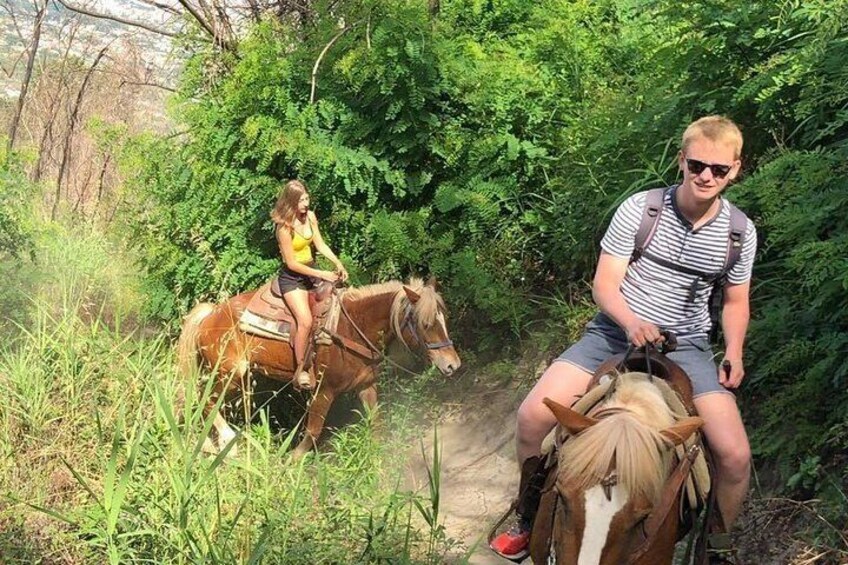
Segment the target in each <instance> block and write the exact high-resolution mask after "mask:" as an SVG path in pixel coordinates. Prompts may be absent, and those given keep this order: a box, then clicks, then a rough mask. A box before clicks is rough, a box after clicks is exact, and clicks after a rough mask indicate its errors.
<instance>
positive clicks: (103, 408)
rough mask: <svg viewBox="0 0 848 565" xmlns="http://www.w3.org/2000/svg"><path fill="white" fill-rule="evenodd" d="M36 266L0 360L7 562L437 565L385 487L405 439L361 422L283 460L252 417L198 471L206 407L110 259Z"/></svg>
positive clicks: (67, 252)
mask: <svg viewBox="0 0 848 565" xmlns="http://www.w3.org/2000/svg"><path fill="white" fill-rule="evenodd" d="M38 259H39V263H38V265H39V268H31V270H30V271H29V273H30V275H29V280H28V285H27V287H26V289H23V288H22V289H21V291H24V290H26V292H22V294H26V295H28V297H29V298H28V299H27V300H28V302H27V303H28V307H27V315H26V316H24V317H22V318H19V320H22V321H21V322H20V324H19V325H18V326H17V328H16V330H15V332H14V337H13V338H12V339H8V340H6V341H4V342H3V343H2V344H0V399H2V401H0V555H2V556H3V559H4V562H13V563H14V562H21V563H30V562H38V561H46V562H58V563H106V562H108V563H175V564H182V563H198V562H204V563H227V564H230V563H259V562H267V563H341V562H345V563H350V562H361V563H375V562H393V563H396V562H400V563H418V562H421V563H435V562H439V561H441V560H442V558H443V556H444V553H445V551H446V550H447V549H448V548H449V544H448V543H447V541H446V539H445V536H444V533H443V530H442V529H440V526H439V525H438V523H436V522H433V523H432V524H431V523H430V522H432V516H428V518H429V519H428V520H427V526H428V527H429V528H430V531H429V532H428V531H419V529H418V527H419V526H420V525H421V519H420V516H418V512H419V511H420V509H427V508H431V507H432V505H431V503H430V502H427V501H426V500H425V499H421V498H420V497H419V495H417V494H415V493H409V492H404V491H403V490H402V489H401V488H400V487H399V486H398V485H400V484H402V479H401V476H402V473H403V472H404V469H403V466H402V463H403V459H404V457H403V454H405V453H408V452H409V449H408V448H407V447H406V446H405V445H404V444H403V441H402V439H392V438H379V439H378V438H377V437H375V435H374V432H373V427H372V426H371V422H370V417H366V418H364V419H363V420H362V421H360V422H359V423H357V424H354V425H350V426H347V427H345V428H344V429H342V430H341V431H340V432H339V433H337V434H336V435H335V437H334V438H333V439H332V440H331V441H330V442H328V443H329V445H328V449H327V450H325V451H322V452H321V453H318V454H314V455H310V456H308V457H306V458H305V459H303V460H301V461H298V462H292V461H291V460H290V458H289V457H288V455H287V452H288V450H289V447H290V445H291V443H292V442H293V441H294V440H295V437H296V434H297V430H284V431H282V432H280V431H279V430H276V429H274V428H273V427H272V426H271V425H270V424H269V422H268V419H267V417H264V416H263V415H261V414H260V415H259V416H258V417H257V418H254V419H253V421H252V423H248V424H247V425H246V426H245V428H244V429H243V430H242V433H241V434H240V437H239V440H238V441H239V443H240V445H239V452H240V453H239V455H238V457H236V458H231V459H228V458H226V457H225V455H226V454H221V455H220V456H218V457H209V456H206V455H204V454H202V453H201V444H202V440H203V438H204V434H205V431H207V430H208V429H209V427H210V426H211V417H210V418H207V419H204V417H203V415H202V411H201V406H202V405H203V403H204V402H205V400H206V399H207V395H208V394H209V391H208V390H198V388H197V387H196V386H194V385H191V384H188V383H184V382H182V381H181V379H180V378H179V377H178V375H177V373H176V370H175V362H174V355H173V351H172V346H171V342H170V339H169V338H168V337H167V336H165V335H164V334H161V333H159V332H157V331H155V329H153V328H149V327H145V326H144V325H143V321H140V320H138V318H137V314H136V312H137V311H138V306H139V304H140V301H141V296H140V294H139V293H138V290H137V288H138V287H137V285H136V277H135V276H134V275H133V272H132V269H131V268H128V265H129V264H130V263H129V261H128V260H127V259H126V257H125V255H124V252H123V251H121V249H120V247H118V246H112V245H111V244H110V243H109V241H108V239H106V238H104V237H102V236H100V235H99V234H97V233H95V232H86V231H81V232H72V231H64V230H62V229H61V228H59V227H55V228H53V231H52V235H51V237H49V238H47V239H46V240H45V241H43V242H42V243H41V244H40V247H39V254H38ZM177 399H180V401H179V402H178V401H177ZM183 399H184V400H183ZM177 404H180V406H177ZM178 410H179V411H180V412H181V415H182V417H178V416H177V412H178ZM398 454H401V456H400V457H399V456H398ZM428 496H432V495H431V494H430V495H428Z"/></svg>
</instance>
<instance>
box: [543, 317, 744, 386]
mask: <svg viewBox="0 0 848 565" xmlns="http://www.w3.org/2000/svg"><path fill="white" fill-rule="evenodd" d="M627 344H628V342H627V336H626V334H625V333H624V330H622V329H621V328H620V327H619V326H618V325H617V324H616V323H615V322H614V321H613V320H612V318H610V317H609V316H607V315H606V314H603V313H599V314H598V315H597V316H595V317H594V319H592V321H591V322H589V323H588V324H587V325H586V332H585V333H584V334H583V337H582V338H580V340H579V341H578V342H577V343H575V344H574V345H572V346H571V347H569V348H568V349H566V350H565V351H564V352H563V353H562V355H560V356H559V357H557V358H556V359H555V360H554V362H558V361H565V362H567V363H571V364H572V365H575V366H577V367H579V368H581V369H583V370H584V371H586V372H589V373H594V372H595V370H596V369H597V368H598V367H599V366H600V365H601V363H603V362H604V361H606V360H607V359H609V358H610V357H612V356H613V355H618V354H619V353H624V352H625V351H627ZM666 356H667V357H668V358H669V359H671V360H672V361H674V362H675V363H677V364H678V365H680V368H681V369H683V370H684V371H686V374H687V375H689V380H690V381H692V391H693V395H694V396H700V395H702V394H710V393H713V392H725V393H728V394H733V393H732V392H730V391H729V390H727V389H726V388H724V387H723V386H721V384H720V383H719V382H718V367H717V366H716V363H715V360H714V358H713V352H712V350H711V349H710V344H709V341H707V338H706V337H698V336H695V337H683V338H678V339H677V349H676V350H675V351H672V352H671V353H668V354H666Z"/></svg>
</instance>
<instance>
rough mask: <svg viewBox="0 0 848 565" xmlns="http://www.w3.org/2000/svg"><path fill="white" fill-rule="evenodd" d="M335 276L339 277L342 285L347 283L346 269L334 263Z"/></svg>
mask: <svg viewBox="0 0 848 565" xmlns="http://www.w3.org/2000/svg"><path fill="white" fill-rule="evenodd" d="M336 274H337V275H338V276H339V280H340V281H342V282H343V283H345V282H347V279H348V278H349V275H348V274H347V269H345V268H344V265H342V264H341V263H336Z"/></svg>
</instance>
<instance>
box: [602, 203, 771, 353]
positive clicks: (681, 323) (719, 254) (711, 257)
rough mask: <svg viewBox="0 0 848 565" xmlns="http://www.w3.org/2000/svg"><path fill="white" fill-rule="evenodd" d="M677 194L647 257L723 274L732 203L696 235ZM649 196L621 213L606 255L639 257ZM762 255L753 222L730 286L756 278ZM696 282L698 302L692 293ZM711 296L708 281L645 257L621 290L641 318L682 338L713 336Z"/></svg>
mask: <svg viewBox="0 0 848 565" xmlns="http://www.w3.org/2000/svg"><path fill="white" fill-rule="evenodd" d="M675 191H676V188H673V189H671V190H668V191H666V193H665V199H664V206H663V211H662V214H661V215H660V221H659V224H658V225H657V229H656V232H655V233H654V236H653V237H652V238H651V241H650V242H649V243H648V246H647V248H646V251H648V252H649V253H650V254H652V255H655V256H657V257H659V258H662V259H664V260H666V261H670V262H671V263H673V264H675V265H681V266H685V267H688V268H690V269H696V270H698V271H702V272H704V273H717V272H719V271H721V270H722V268H724V261H725V258H726V255H727V240H728V233H729V231H730V205H729V203H728V202H727V201H726V200H725V199H723V198H722V199H721V209H720V210H719V213H718V215H716V216H715V217H714V218H712V219H710V220H708V221H707V223H705V224H704V225H702V226H701V227H699V228H698V229H692V224H691V222H689V220H687V219H686V218H685V217H684V216H683V214H682V213H681V212H680V210H679V209H678V207H677V202H676V200H675V198H674V194H675ZM646 194H647V193H646V192H640V193H637V194H634V195H633V196H631V197H629V198H628V199H627V200H625V201H624V202H623V203H622V204H621V206H619V207H618V210H616V212H615V215H614V216H613V218H612V222H610V225H609V228H607V231H606V234H604V238H603V239H602V240H601V248H602V249H603V250H604V251H606V252H607V253H609V254H611V255H614V256H616V257H622V258H630V256H631V255H632V254H633V248H634V246H635V237H636V231H637V230H638V229H639V223H640V222H641V220H642V212H643V210H644V208H645V199H646ZM756 250H757V232H756V229H755V228H754V223H753V222H752V221H751V220H750V219H748V222H747V228H746V230H745V237H744V242H743V246H742V253H741V255H740V257H739V260H738V261H737V263H736V265H735V266H734V267H733V269H731V271H730V272H729V273H728V274H727V282H728V283H730V284H741V283H744V282H746V281H748V280H749V279H750V278H751V269H752V267H753V264H754V254H755V253H756ZM695 281H697V282H696V286H695V294H694V300H692V299H691V298H690V296H689V293H690V287H691V286H692V284H693V282H695ZM711 291H712V284H711V283H710V282H709V281H706V280H704V279H703V277H698V276H697V275H690V274H686V273H681V272H679V271H676V270H673V269H670V268H668V267H664V266H663V265H660V264H659V263H656V262H654V261H652V260H651V259H650V258H648V257H644V256H643V257H642V258H640V259H639V260H638V261H635V262H633V263H631V264H630V265H629V266H628V267H627V273H626V274H625V276H624V281H623V282H622V284H621V293H622V294H623V295H624V300H625V302H627V305H628V306H629V307H630V309H631V310H633V312H634V313H635V314H636V315H637V316H639V317H640V318H641V319H643V320H646V321H648V322H651V323H654V324H656V325H657V326H659V327H660V328H661V329H664V330H670V331H672V332H674V333H675V334H677V336H678V337H705V336H706V335H707V334H708V333H709V331H710V325H711V323H710V312H709V298H710V293H711Z"/></svg>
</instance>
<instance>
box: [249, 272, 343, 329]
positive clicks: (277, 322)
mask: <svg viewBox="0 0 848 565" xmlns="http://www.w3.org/2000/svg"><path fill="white" fill-rule="evenodd" d="M333 290H334V289H333V285H332V284H331V283H329V282H327V281H321V282H320V283H319V284H317V285H316V286H315V288H313V289H312V290H310V291H309V309H310V310H311V312H312V318H313V328H315V343H317V344H320V345H329V344H331V343H332V341H331V339H330V337H329V333H333V332H335V331H336V326H337V325H338V321H339V301H338V297H337V295H336V293H335V292H333ZM292 324H294V316H293V315H292V313H291V310H289V307H288V305H287V304H286V302H285V300H284V299H283V295H282V293H281V292H280V283H279V281H278V279H277V277H274V278H273V279H271V280H270V281H268V282H267V283H265V284H264V285H262V286H261V287H260V288H259V290H257V291H256V292H255V293H254V294H253V297H252V298H251V299H250V302H248V304H247V307H246V308H245V309H244V312H242V315H241V318H239V329H240V330H241V331H243V332H245V333H249V334H253V335H257V336H260V337H265V338H268V339H275V340H278V341H285V342H289V343H290V342H291V327H292ZM322 329H326V330H328V331H329V332H324V331H321V330H322Z"/></svg>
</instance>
